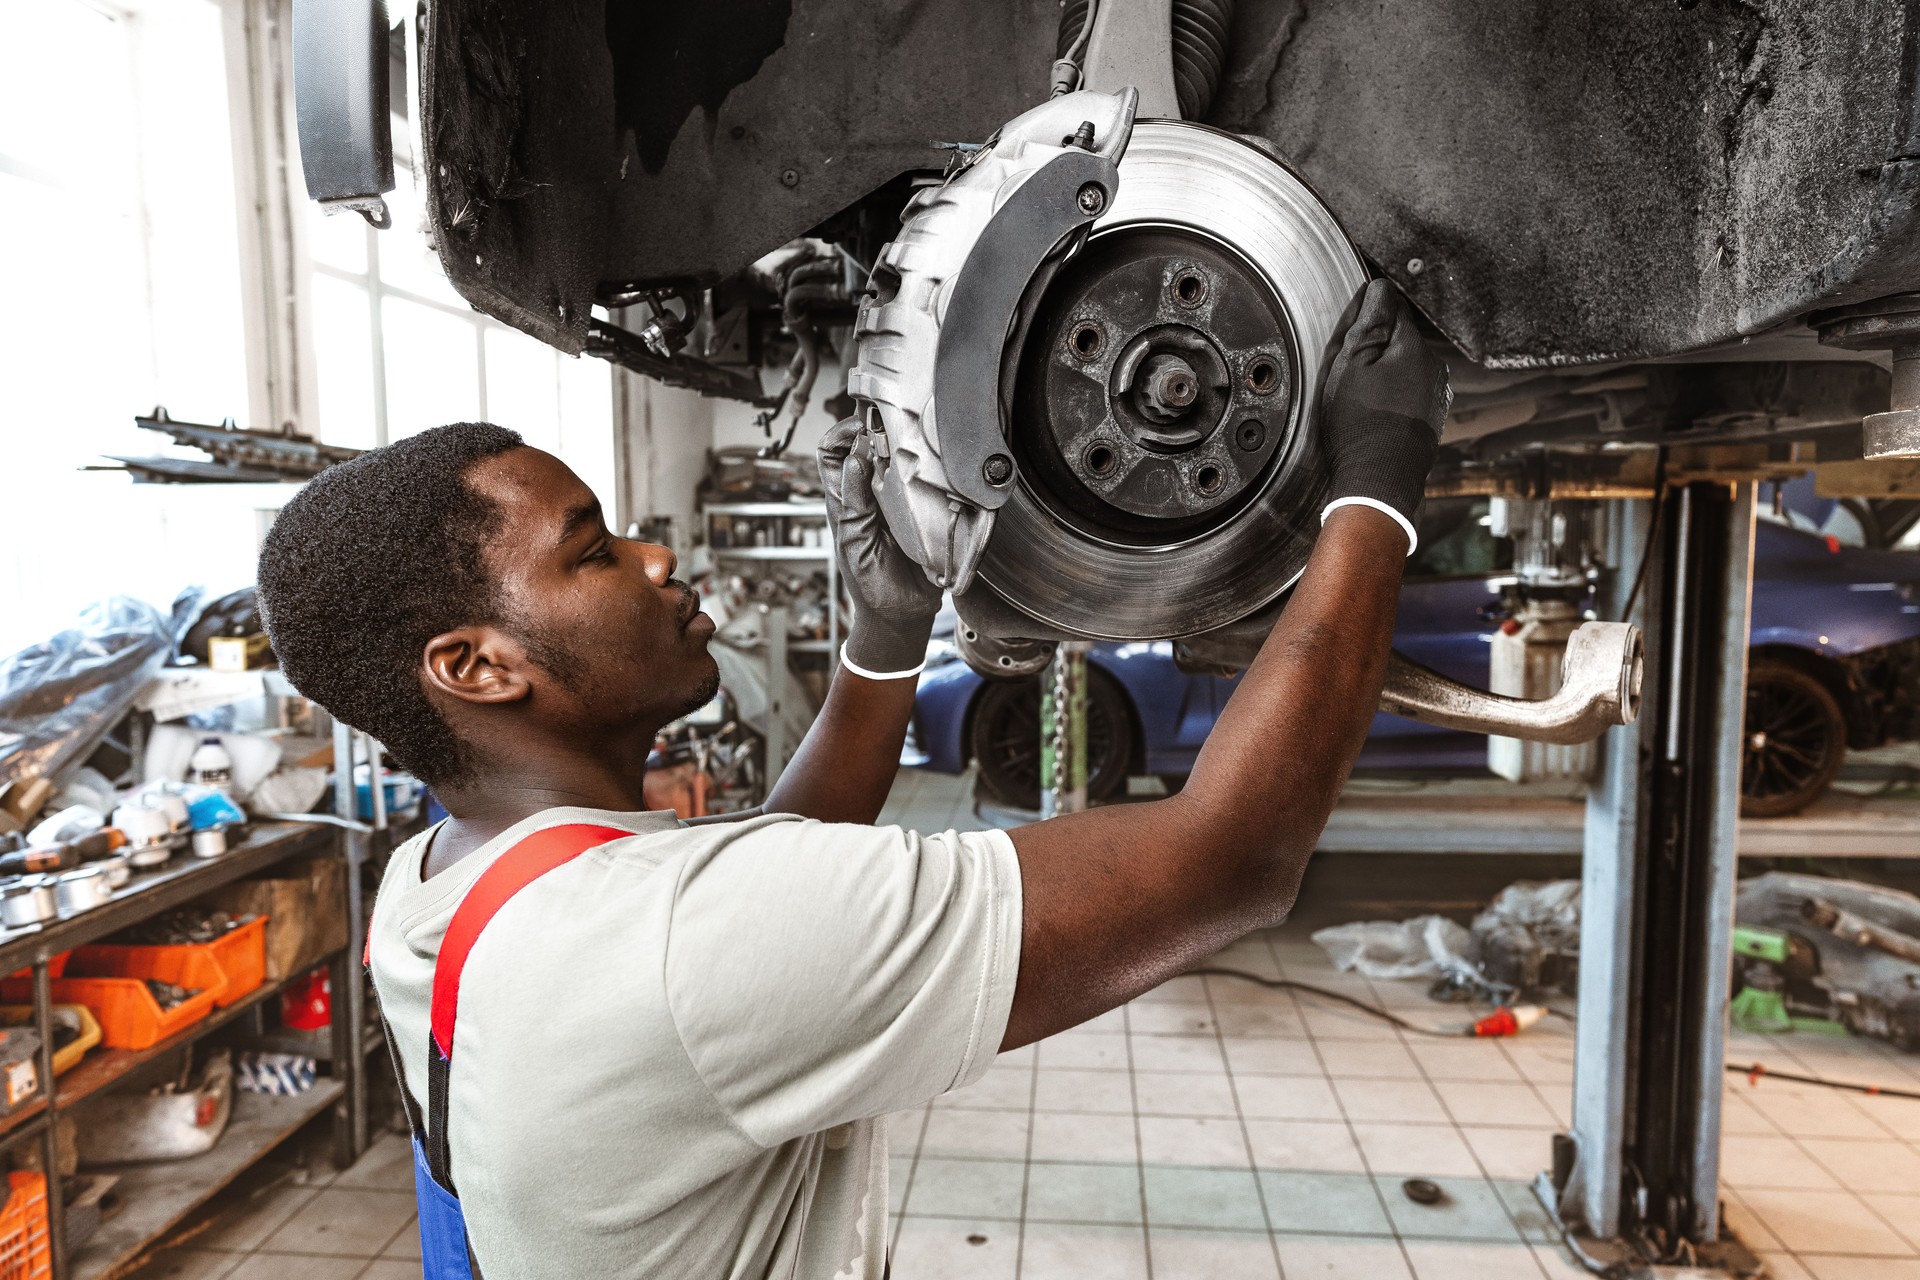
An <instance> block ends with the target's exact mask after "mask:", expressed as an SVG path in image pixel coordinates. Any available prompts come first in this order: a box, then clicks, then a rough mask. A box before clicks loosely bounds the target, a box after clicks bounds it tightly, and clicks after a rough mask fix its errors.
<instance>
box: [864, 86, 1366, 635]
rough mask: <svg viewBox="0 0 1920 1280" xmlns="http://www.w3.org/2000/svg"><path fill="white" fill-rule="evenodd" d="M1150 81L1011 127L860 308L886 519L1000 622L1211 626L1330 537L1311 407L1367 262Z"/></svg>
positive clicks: (952, 181)
mask: <svg viewBox="0 0 1920 1280" xmlns="http://www.w3.org/2000/svg"><path fill="white" fill-rule="evenodd" d="M1135 100H1136V96H1135V94H1134V93H1133V91H1132V90H1125V91H1123V92H1122V93H1120V94H1112V95H1109V94H1102V93H1095V92H1080V93H1073V94H1068V95H1065V96H1063V97H1060V98H1056V99H1053V100H1052V101H1050V102H1048V103H1046V104H1043V105H1042V106H1039V107H1036V108H1034V109H1033V110H1031V111H1029V112H1027V113H1026V114H1024V115H1022V116H1020V117H1019V118H1017V119H1015V120H1012V121H1009V122H1008V123H1007V124H1006V126H1004V127H1003V128H1002V129H1001V130H1000V132H999V133H998V134H996V135H995V136H994V138H993V139H992V140H991V141H989V142H988V143H987V144H986V146H984V147H982V148H980V149H978V150H977V151H975V152H973V153H971V154H970V156H969V157H968V159H967V160H966V162H965V163H964V164H963V165H961V166H960V167H959V168H958V169H957V170H956V171H955V172H954V173H952V174H951V175H950V176H949V177H948V178H947V179H946V181H944V182H943V183H942V184H940V185H939V186H937V187H929V188H927V189H925V190H923V191H922V192H920V193H919V194H918V195H916V196H915V197H914V199H913V200H912V201H911V202H910V203H909V205H908V206H907V209H906V212H905V214H904V215H903V218H902V224H901V231H900V234H899V236H898V237H897V238H896V239H895V240H894V241H893V242H892V243H891V244H889V245H888V246H887V247H886V249H884V250H883V251H882V253H881V257H880V261H879V262H878V263H877V264H876V265H875V267H874V271H873V278H872V282H871V285H870V288H869V290H868V292H867V294H866V296H865V298H864V300H863V302H862V306H861V309H860V315H859V319H858V322H857V324H856V330H855V332H856V344H857V353H856V360H855V363H854V365H853V367H852V369H851V370H850V371H849V376H848V387H849V390H850V391H851V392H852V393H853V395H854V396H855V398H856V400H857V401H858V403H859V406H860V408H859V412H860V414H861V419H862V422H863V425H864V427H865V429H866V431H867V433H868V436H869V439H870V441H871V443H872V447H873V454H874V458H875V475H874V487H875V492H876V494H877V496H878V500H879V504H880V509H881V512H882V515H883V516H884V518H885V519H886V522H887V525H888V527H889V529H891V530H892V532H893V533H894V535H895V537H896V539H897V540H898V542H899V543H900V545H901V547H902V548H903V549H905V550H906V552H907V553H908V554H909V555H911V556H912V557H913V558H914V559H915V560H916V561H918V562H919V563H920V564H921V565H922V566H923V567H924V568H925V569H926V571H927V574H928V576H929V577H930V578H931V579H932V580H933V581H935V582H937V583H939V584H940V585H941V586H944V587H947V588H949V589H950V590H952V591H953V593H954V595H955V598H956V602H957V604H959V605H960V606H961V612H962V615H963V617H967V618H970V619H977V620H979V623H980V627H979V630H980V635H981V637H982V639H983V642H984V641H1006V640H1010V639H1017V638H1020V637H1030V638H1035V639H1057V638H1059V637H1061V636H1078V637H1085V638H1092V639H1112V640H1147V639H1163V638H1173V637H1184V636H1193V635H1197V634H1199V633H1202V632H1207V631H1212V630H1214V629H1216V628H1219V627H1221V626H1223V625H1226V624H1228V623H1231V622H1235V621H1237V620H1239V619H1242V618H1245V617H1248V616H1249V615H1251V614H1254V613H1256V612H1258V611H1259V610H1260V609H1262V608H1263V607H1264V606H1266V605H1268V604H1270V603H1272V602H1273V601H1274V600H1275V599H1276V598H1277V597H1278V596H1279V595H1280V594H1281V593H1282V592H1284V591H1285V590H1286V588H1287V587H1288V585H1290V584H1291V583H1292V582H1293V581H1294V580H1295V579H1296V578H1297V577H1298V576H1299V575H1300V572H1301V571H1302V569H1303V568H1304V567H1305V565H1306V559H1307V555H1308V553H1309V551H1310V550H1311V548H1312V544H1313V540H1314V537H1315V536H1316V534H1317V533H1318V530H1319V512H1320V507H1321V505H1322V503H1323V501H1324V495H1325V487H1326V481H1325V477H1324V471H1323V465H1322V462H1321V458H1320V452H1319V449H1318V447H1317V444H1316V442H1315V440H1314V436H1313V431H1312V413H1311V411H1310V410H1311V406H1312V405H1313V404H1314V400H1315V396H1316V395H1317V394H1318V391H1319V379H1320V370H1319V364H1320V359H1321V353H1322V351H1323V349H1324V347H1325V346H1326V343H1327V340H1328V338H1329V337H1330V336H1331V334H1332V333H1333V330H1334V327H1335V325H1336V323H1337V322H1338V318H1339V316H1340V313H1341V312H1342V310H1344V308H1345V307H1346V304H1347V302H1348V300H1349V299H1350V298H1351V297H1352V296H1353V294H1354V292H1355V291H1356V290H1357V289H1358V288H1359V287H1360V285H1361V284H1362V283H1363V282H1364V281H1365V278H1366V277H1365V272H1364V270H1363V268H1362V266H1361V263H1360V258H1359V255H1358V254H1357V253H1356V252H1355V251H1354V249H1353V247H1352V245H1351V244H1350V243H1348V241H1347V239H1346V237H1345V235H1344V234H1343V233H1342V232H1341V230H1340V227H1339V225H1338V224H1337V223H1336V222H1335V220H1334V218H1333V216H1332V214H1331V213H1329V212H1328V211H1327V209H1326V208H1325V206H1323V205H1322V204H1321V203H1320V201H1319V199H1318V198H1317V197H1315V196H1314V194H1313V193H1312V191H1311V190H1309V189H1308V187H1307V186H1306V184H1305V183H1304V182H1302V181H1301V180H1300V179H1299V178H1297V177H1295V176H1294V175H1293V174H1292V173H1291V172H1290V171H1289V170H1288V169H1287V168H1286V167H1285V166H1284V165H1283V164H1281V163H1280V162H1279V161H1277V160H1275V159H1274V158H1273V157H1272V156H1270V155H1269V154H1268V153H1267V152H1265V151H1264V150H1261V149H1260V147H1259V146H1257V145H1256V144H1254V143H1251V142H1247V141H1244V140H1242V139H1240V138H1238V137H1236V136H1234V135H1232V134H1227V133H1221V132H1219V131H1217V130H1213V129H1209V128H1206V127H1205V126H1202V125H1195V124H1187V123H1182V122H1177V121H1147V122H1141V123H1136V122H1135V121H1134V119H1133V113H1134V105H1135ZM988 595H991V596H993V597H997V599H995V600H993V601H992V602H989V601H988V600H986V599H985V598H984V597H986V596H988ZM999 657H1000V659H1010V658H1011V655H1009V654H1001V655H1000V656H999ZM996 662H997V664H998V665H1005V662H1004V661H1000V660H998V659H997V660H996Z"/></svg>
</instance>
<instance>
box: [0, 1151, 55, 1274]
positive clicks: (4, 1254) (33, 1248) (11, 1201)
mask: <svg viewBox="0 0 1920 1280" xmlns="http://www.w3.org/2000/svg"><path fill="white" fill-rule="evenodd" d="M7 1187H8V1189H9V1191H10V1193H11V1194H10V1195H9V1196H8V1197H7V1203H6V1207H5V1208H0V1280H42V1277H51V1276H52V1275H53V1247H52V1243H51V1239H50V1233H49V1232H48V1230H47V1179H46V1175H45V1174H39V1173H10V1174H8V1175H7Z"/></svg>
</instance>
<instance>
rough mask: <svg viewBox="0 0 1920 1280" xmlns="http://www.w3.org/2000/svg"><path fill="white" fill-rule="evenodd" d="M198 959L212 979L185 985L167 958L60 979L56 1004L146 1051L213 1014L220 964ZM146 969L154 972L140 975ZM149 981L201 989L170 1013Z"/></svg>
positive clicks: (110, 1040) (4, 993)
mask: <svg viewBox="0 0 1920 1280" xmlns="http://www.w3.org/2000/svg"><path fill="white" fill-rule="evenodd" d="M136 949H138V948H136ZM162 949H165V948H162ZM195 959H196V961H197V963H196V964H194V965H193V966H192V967H193V968H194V971H195V973H196V974H197V975H205V974H208V973H211V974H212V976H211V977H210V978H209V977H204V976H202V977H201V979H200V980H199V981H192V980H186V981H183V979H184V978H185V977H186V974H185V972H184V970H185V969H186V968H187V967H188V966H187V965H186V964H183V963H182V962H181V961H180V959H179V958H177V957H168V958H167V959H166V960H165V961H164V962H160V963H154V962H152V961H150V960H149V961H133V962H130V963H128V964H127V965H126V966H125V967H126V968H128V969H131V970H135V972H130V973H127V974H126V975H125V976H122V977H111V978H62V979H60V980H59V981H58V982H55V983H54V984H53V999H54V1003H56V1004H83V1005H85V1006H87V1008H89V1009H91V1010H93V1016H94V1017H95V1018H96V1019H98V1020H99V1022H100V1036H101V1040H102V1042H103V1043H105V1044H106V1046H107V1047H108V1048H109V1049H145V1048H147V1047H148V1046H150V1045H154V1044H158V1043H159V1042H160V1041H162V1040H165V1039H166V1038H167V1037H168V1036H170V1035H173V1034H174V1033H175V1032H177V1031H180V1030H181V1029H183V1028H185V1027H190V1026H192V1025H193V1024H194V1023H196V1022H198V1021H200V1019H202V1018H204V1017H206V1016H207V1015H208V1014H210V1013H212V1012H213V992H212V991H211V990H210V989H208V988H209V986H210V984H213V983H218V982H220V981H222V979H221V978H220V966H219V965H218V964H216V963H214V961H213V959H212V957H210V956H205V955H202V956H198V957H196V958H195ZM142 968H145V969H150V970H152V971H151V972H146V973H141V972H138V970H140V969H142ZM147 978H158V979H159V980H160V981H162V982H171V983H173V984H174V985H175V986H180V987H188V988H194V987H198V988H200V994H199V995H196V996H192V997H190V998H189V999H186V1000H183V1001H181V1002H180V1003H179V1004H177V1005H175V1006H174V1007H173V1008H171V1009H162V1008H161V1007H160V1005H159V1002H157V1001H156V1000H155V999H154V998H153V993H152V992H151V991H148V990H147V984H146V982H145V981H144V979H147ZM0 999H4V1000H13V1001H18V1000H31V999H33V984H32V983H15V982H11V981H9V982H7V983H5V984H0ZM0 1280H6V1278H5V1276H4V1275H0Z"/></svg>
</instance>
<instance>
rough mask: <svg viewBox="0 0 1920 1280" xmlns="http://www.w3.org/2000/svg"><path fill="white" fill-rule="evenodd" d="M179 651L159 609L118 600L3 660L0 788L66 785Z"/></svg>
mask: <svg viewBox="0 0 1920 1280" xmlns="http://www.w3.org/2000/svg"><path fill="white" fill-rule="evenodd" d="M172 651H173V634H172V632H171V630H170V629H169V627H168V625H167V620H166V619H165V618H163V617H161V616H160V613H159V612H158V611H157V610H156V609H154V608H153V606H152V605H149V604H147V603H146V602H144V601H141V600H136V599H134V598H133V597H131V596H114V597H112V598H110V599H107V600H102V601H99V602H97V603H95V604H91V605H88V606H87V607H86V608H85V609H84V610H82V611H81V613H80V617H79V619H78V620H77V622H76V625H74V626H73V627H70V628H68V629H67V630H65V631H62V632H60V633H59V634H58V635H55V636H53V637H52V638H50V639H48V640H45V641H42V642H41V643H39V644H36V645H33V646H31V647H29V648H26V649H22V650H21V651H20V652H18V653H16V654H14V655H12V656H11V657H8V658H4V659H0V784H5V783H8V782H12V781H15V780H17V779H24V778H47V779H49V780H51V781H52V782H53V783H54V785H55V786H58V785H60V783H61V782H62V781H63V780H64V778H65V777H66V775H67V774H69V773H71V772H72V771H74V770H77V769H78V768H79V767H80V766H81V765H83V764H85V763H86V761H87V757H89V756H91V755H92V754H93V750H94V748H95V747H97V746H99V745H100V740H101V739H102V738H104V737H106V736H107V733H108V731H109V730H111V729H112V728H113V726H114V725H115V724H117V723H118V722H119V720H120V718H121V717H122V716H124V715H125V714H126V713H127V709H128V708H129V707H131V706H132V705H133V700H134V697H135V696H136V695H137V694H139V692H140V691H141V690H142V689H144V688H145V687H146V686H147V683H148V682H149V681H150V680H152V679H153V676H154V673H155V672H157V671H158V670H159V669H160V668H161V666H162V665H163V664H164V663H165V662H166V660H167V656H168V654H170V653H171V652H172Z"/></svg>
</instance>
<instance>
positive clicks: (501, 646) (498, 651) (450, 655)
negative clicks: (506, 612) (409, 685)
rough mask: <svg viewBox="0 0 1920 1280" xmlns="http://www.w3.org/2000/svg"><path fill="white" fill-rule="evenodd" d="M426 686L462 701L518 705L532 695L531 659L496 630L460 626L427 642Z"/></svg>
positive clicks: (511, 640) (505, 635)
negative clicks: (528, 669) (529, 671)
mask: <svg viewBox="0 0 1920 1280" xmlns="http://www.w3.org/2000/svg"><path fill="white" fill-rule="evenodd" d="M424 657H425V659H426V670H427V687H428V689H430V690H433V691H436V692H439V693H443V694H445V695H447V696H448V697H450V698H458V699H459V700H460V701H462V702H476V703H488V702H495V703H504V702H518V701H520V700H521V699H523V698H525V697H527V696H528V695H529V694H531V693H532V692H533V686H532V685H531V684H529V683H528V681H527V677H526V670H527V666H528V658H527V655H526V651H525V650H523V649H522V648H521V647H520V646H519V645H518V644H517V643H515V642H514V640H513V639H512V637H510V636H508V635H507V634H506V633H504V632H502V631H499V630H496V629H495V628H493V627H484V626H482V627H460V628H458V629H456V630H453V631H443V632H441V633H440V634H439V635H437V636H435V637H434V638H433V639H431V640H429V641H427V648H426V653H425V655H424Z"/></svg>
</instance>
